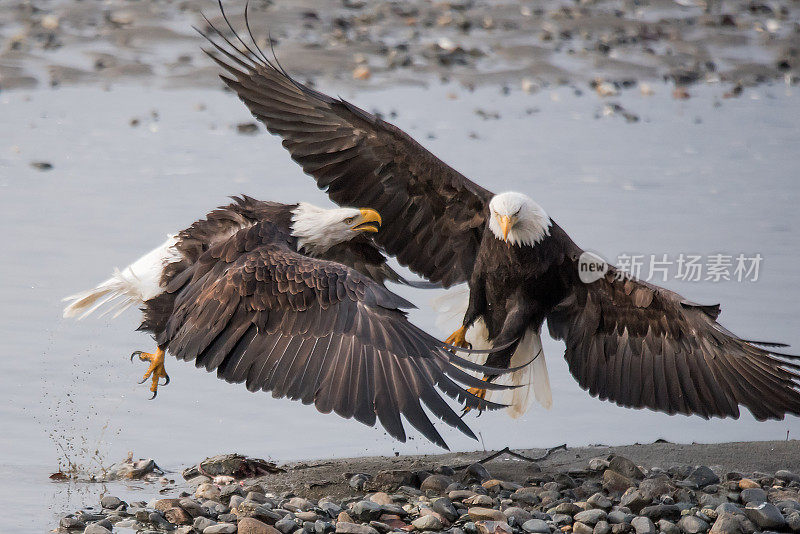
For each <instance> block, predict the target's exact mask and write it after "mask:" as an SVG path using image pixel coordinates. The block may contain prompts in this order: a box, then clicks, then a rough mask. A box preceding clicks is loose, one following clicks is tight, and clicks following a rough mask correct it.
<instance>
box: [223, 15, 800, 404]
mask: <svg viewBox="0 0 800 534" xmlns="http://www.w3.org/2000/svg"><path fill="white" fill-rule="evenodd" d="M226 21H227V19H226ZM211 29H212V30H214V31H216V33H217V37H218V38H221V39H222V40H223V41H224V42H223V43H219V42H215V40H214V39H211V38H210V39H209V40H210V41H211V43H212V44H213V45H214V47H215V48H216V51H210V52H209V54H210V55H211V57H212V58H214V60H215V61H217V63H219V64H220V65H221V66H222V67H223V68H224V69H225V70H226V71H227V75H225V76H223V77H222V78H223V80H224V81H225V83H226V84H227V85H228V86H229V87H230V88H231V89H232V90H234V91H235V92H236V93H237V94H238V96H239V98H240V99H241V100H242V101H243V102H244V103H245V104H246V105H247V107H248V108H249V109H250V111H251V112H252V113H253V115H254V116H255V117H256V118H257V119H259V120H260V121H262V122H263V123H264V124H265V125H266V127H267V129H268V130H269V131H270V132H271V133H273V134H276V135H279V136H280V137H282V138H283V146H284V147H285V148H286V149H287V150H288V151H289V153H290V154H291V156H292V158H293V159H294V160H295V161H297V162H298V163H299V164H300V165H301V166H302V168H303V170H304V171H305V172H306V173H307V174H309V175H311V176H312V177H313V178H314V179H315V180H316V182H317V185H318V186H319V187H320V188H322V189H324V190H325V191H326V192H327V193H328V195H329V196H330V198H331V199H332V200H333V201H334V202H336V203H337V204H340V205H343V206H347V205H368V206H372V207H374V208H375V209H377V210H378V211H379V212H380V213H381V214H382V216H383V217H384V220H385V221H386V222H385V224H384V227H383V229H382V231H381V232H380V233H379V234H376V235H375V236H374V239H375V241H376V242H377V243H378V244H379V245H381V246H382V247H383V248H384V249H385V250H386V251H387V252H388V253H390V254H393V255H395V256H396V257H397V259H398V261H399V262H400V263H401V264H403V265H405V266H408V267H409V268H410V269H411V270H412V271H413V272H415V273H417V274H419V275H421V276H423V277H425V278H427V279H429V280H431V281H433V282H439V283H441V284H442V285H443V286H445V287H449V286H452V285H454V284H458V283H461V282H466V283H467V284H468V286H469V304H468V306H467V309H466V312H465V313H464V316H463V321H462V326H461V327H460V328H459V329H458V330H456V332H454V333H453V335H452V336H451V337H450V338H449V341H450V342H452V343H455V344H459V345H465V344H466V343H467V337H468V336H470V335H471V336H473V339H475V338H476V337H477V338H479V339H480V340H481V341H482V342H483V343H485V344H487V345H489V346H496V347H501V346H503V345H506V344H509V346H508V347H507V348H506V349H504V350H500V351H498V352H495V353H493V354H492V355H490V356H489V358H488V360H487V362H486V364H487V365H491V366H494V367H502V368H507V367H509V366H512V365H514V362H520V363H524V362H526V361H528V360H529V359H531V358H534V363H533V365H531V366H529V367H528V369H530V370H531V372H532V373H534V375H538V376H534V377H533V379H532V380H531V381H532V383H534V384H535V386H534V388H535V389H538V390H539V391H537V392H536V394H537V396H539V397H540V400H541V401H542V402H543V403H544V404H548V403H549V395H550V392H549V383H548V380H547V377H546V373H547V369H546V367H545V365H544V358H543V357H542V355H541V342H540V339H539V335H540V331H541V328H542V325H543V324H544V321H545V320H547V323H548V326H549V330H550V333H551V335H552V336H553V337H555V338H557V339H563V340H564V341H565V343H566V353H565V357H566V359H567V362H568V363H569V369H570V371H571V373H572V374H573V376H574V377H575V378H576V379H577V381H578V383H579V384H580V385H581V387H583V388H584V389H587V390H589V393H590V394H592V395H595V396H598V397H600V398H601V399H608V400H611V401H615V402H616V403H617V404H619V405H621V406H627V407H634V408H641V407H647V408H651V409H654V410H658V411H663V412H667V413H670V414H674V413H683V414H697V415H700V416H702V417H711V416H719V417H726V416H732V417H738V416H739V406H740V405H743V406H746V407H747V408H748V409H749V410H750V411H751V412H752V413H753V415H754V416H755V417H756V418H757V419H779V418H783V417H784V415H785V414H787V413H791V414H800V391H798V389H800V374H798V370H800V366H798V365H797V364H796V363H795V362H793V361H792V360H793V359H796V357H794V356H789V355H785V354H780V353H778V352H775V351H773V350H772V348H771V347H768V348H763V344H761V345H762V346H758V345H759V344H754V343H753V342H749V341H746V340H744V339H742V338H740V337H738V336H736V335H734V334H732V333H731V332H730V331H728V330H727V329H725V328H724V327H723V326H721V325H720V324H719V323H718V322H717V317H718V315H719V312H720V309H719V307H718V306H704V305H699V304H696V303H693V302H691V301H689V300H686V299H685V298H683V297H682V296H680V295H678V294H677V293H674V292H672V291H668V290H666V289H664V288H661V287H657V286H655V285H652V284H649V283H646V282H643V281H639V280H636V279H633V278H631V277H625V276H617V274H618V273H617V272H616V271H615V269H614V268H613V267H612V268H609V269H608V272H607V273H606V274H605V276H603V277H601V278H599V279H598V280H596V281H594V282H592V283H584V282H582V281H581V280H580V279H579V276H578V264H579V258H580V256H581V254H582V253H583V250H582V249H581V248H580V247H578V246H577V245H576V244H575V243H574V242H573V241H572V240H571V239H570V237H569V236H568V235H567V234H566V232H564V230H563V229H562V228H561V227H560V226H559V225H558V224H556V222H555V221H554V220H553V219H552V218H551V217H550V216H549V215H548V214H547V213H546V212H545V210H544V209H542V207H541V206H539V205H538V204H537V203H536V202H534V201H533V200H532V199H530V198H529V197H527V196H526V195H524V194H521V193H503V194H499V195H495V194H493V193H491V192H490V191H488V190H486V189H484V188H483V187H481V186H479V185H477V184H475V183H474V182H472V181H470V180H469V179H467V178H466V177H465V176H463V175H462V174H460V173H459V172H457V171H456V170H454V169H452V168H451V167H449V166H448V165H446V164H445V163H443V162H442V161H440V160H439V159H438V158H436V157H435V156H434V155H433V154H431V153H430V152H428V151H427V150H426V149H425V148H423V147H422V146H421V145H420V144H418V143H417V142H416V141H414V140H413V139H412V138H411V137H410V136H408V135H407V134H406V133H405V132H403V131H402V130H400V129H398V128H397V127H395V126H393V125H391V124H389V123H387V122H385V121H383V120H381V119H379V118H378V117H376V116H374V115H372V114H370V113H368V112H366V111H364V110H362V109H360V108H358V107H356V106H354V105H353V104H351V103H349V102H346V101H344V100H341V99H336V98H331V97H329V96H327V95H325V94H323V93H321V92H318V91H316V90H314V89H311V88H309V87H307V86H305V85H303V84H301V83H299V82H297V81H296V80H294V79H292V78H291V77H289V75H288V74H286V72H285V71H284V70H283V69H282V68H280V67H279V66H276V65H275V64H274V63H273V62H271V61H270V60H269V59H268V58H267V57H266V56H265V55H264V54H263V52H261V50H259V49H258V47H257V46H255V44H254V43H253V44H252V45H248V44H246V43H245V41H244V40H243V39H241V38H240V37H239V36H238V35H236V34H235V32H234V33H233V35H234V37H235V38H236V39H237V40H238V42H239V44H240V45H242V46H244V48H245V50H240V49H239V48H237V46H234V45H233V43H232V42H231V41H230V40H229V39H228V38H227V37H226V36H225V35H224V34H223V33H222V32H220V31H218V30H217V29H216V28H214V27H213V26H211ZM231 30H232V31H233V29H232V28H231ZM226 45H227V46H226ZM521 372H525V371H521ZM495 377H496V376H495V375H488V376H486V377H485V378H486V379H487V380H488V381H491V380H494V379H495ZM537 386H538V388H537ZM471 391H472V392H473V393H475V394H477V395H479V396H484V395H485V393H486V391H485V390H483V389H481V388H475V389H472V390H471Z"/></svg>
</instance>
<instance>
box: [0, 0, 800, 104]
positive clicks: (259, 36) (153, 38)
mask: <svg viewBox="0 0 800 534" xmlns="http://www.w3.org/2000/svg"><path fill="white" fill-rule="evenodd" d="M250 4H251V5H250V14H251V19H252V20H251V26H252V28H253V29H254V33H255V35H256V41H257V42H258V43H259V45H260V46H261V47H262V48H265V49H268V48H269V47H268V43H267V33H268V32H269V34H271V35H272V37H273V38H274V40H275V51H276V52H277V54H278V55H279V57H280V58H281V61H282V63H283V64H284V65H286V66H287V67H288V68H289V69H290V71H291V72H293V73H294V74H296V75H297V76H298V77H300V78H301V79H303V80H313V79H314V78H316V77H319V76H326V77H334V78H339V79H341V80H343V82H346V83H349V84H354V85H355V86H358V87H370V86H380V85H382V84H384V85H385V84H398V83H412V84H415V83H420V82H423V83H426V82H430V81H435V80H437V79H438V80H443V81H445V80H455V81H458V82H460V83H461V84H463V85H465V86H467V87H474V86H476V85H481V84H495V85H500V86H501V87H502V88H503V90H504V91H509V90H523V91H526V92H535V91H537V90H538V89H540V88H543V87H546V86H558V85H570V86H573V87H575V88H576V89H578V90H580V91H590V92H597V94H598V95H600V96H601V97H606V96H613V95H615V94H617V93H618V92H619V91H623V90H626V89H631V88H637V86H638V89H637V90H639V91H641V92H642V94H645V95H646V94H649V93H650V92H652V90H653V88H652V85H655V84H656V83H666V84H668V85H669V86H670V87H671V88H672V89H673V90H674V91H675V92H674V97H675V98H688V97H689V95H690V92H689V91H688V90H687V89H686V88H687V87H690V86H692V85H694V84H700V83H719V82H721V83H723V84H725V86H726V87H729V88H730V91H729V93H728V94H729V95H730V96H738V95H739V94H740V93H741V91H742V88H745V87H749V86H753V85H758V84H763V83H773V82H778V83H786V84H790V85H792V84H796V83H797V81H798V79H800V5H799V4H798V3H797V2H790V1H769V2H767V1H761V0H749V1H737V2H721V1H719V0H679V1H673V0H643V1H631V2H617V1H614V0H592V1H582V2H572V3H569V2H555V1H550V2H517V1H514V2H490V1H486V0H483V1H479V0H450V1H443V2H428V1H424V0H411V1H404V2H379V1H376V0H326V1H324V2H295V1H289V0H274V1H273V0H258V1H253V2H250ZM225 6H226V9H227V10H228V13H229V15H230V19H231V21H232V23H233V25H234V26H235V27H236V28H239V29H241V30H242V31H244V23H243V16H242V13H243V11H244V2H237V1H234V0H226V2H225ZM201 13H205V14H206V15H207V16H208V17H209V19H210V20H211V22H212V23H213V24H214V25H215V26H217V27H220V28H223V29H224V28H225V22H224V20H223V19H222V17H221V16H220V15H219V11H218V8H217V6H216V3H215V2H212V1H207V2H172V1H169V0H146V1H139V2H129V1H124V0H108V1H106V0H104V1H100V0H85V1H80V2H76V1H73V0H52V1H49V2H47V3H36V5H35V4H34V3H32V2H29V1H27V0H14V1H13V2H8V5H4V8H3V9H2V10H0V90H7V89H14V88H24V89H29V88H34V87H37V86H50V87H60V86H65V85H85V84H100V85H102V86H108V85H111V84H114V83H120V82H123V81H130V80H134V81H137V80H138V81H142V82H145V83H153V82H155V83H158V84H160V85H165V86H167V87H198V86H201V87H202V86H205V87H208V86H219V81H218V80H217V77H216V75H217V73H218V69H217V67H216V66H215V65H213V64H212V62H211V61H209V60H208V58H206V57H205V56H204V55H203V53H202V52H201V50H200V47H201V46H202V45H204V44H205V43H204V40H203V39H202V38H201V37H200V36H199V35H198V34H197V33H195V31H194V30H193V29H192V26H197V27H198V28H200V29H203V30H208V29H209V27H208V26H207V24H206V22H205V21H204V20H203V18H202V17H201ZM651 84H652V85H651Z"/></svg>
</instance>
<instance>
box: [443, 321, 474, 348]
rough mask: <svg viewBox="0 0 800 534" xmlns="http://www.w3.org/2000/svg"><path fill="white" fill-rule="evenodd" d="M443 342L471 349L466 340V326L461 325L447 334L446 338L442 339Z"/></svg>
mask: <svg viewBox="0 0 800 534" xmlns="http://www.w3.org/2000/svg"><path fill="white" fill-rule="evenodd" d="M444 342H445V343H447V344H448V345H454V346H456V347H462V348H466V349H471V348H472V344H470V343H468V342H467V327H466V326H462V327H461V328H459V329H458V330H456V331H455V332H453V333H452V334H450V335H449V336H448V338H447V339H445V340H444Z"/></svg>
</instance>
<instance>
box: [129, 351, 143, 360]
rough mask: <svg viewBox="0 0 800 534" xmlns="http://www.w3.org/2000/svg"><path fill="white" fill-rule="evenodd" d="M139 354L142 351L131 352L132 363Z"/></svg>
mask: <svg viewBox="0 0 800 534" xmlns="http://www.w3.org/2000/svg"><path fill="white" fill-rule="evenodd" d="M141 353H142V351H140V350H135V351H133V353H132V354H131V361H133V358H134V357H135V356H138V355H140V354H141Z"/></svg>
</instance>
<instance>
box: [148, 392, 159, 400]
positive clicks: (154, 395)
mask: <svg viewBox="0 0 800 534" xmlns="http://www.w3.org/2000/svg"><path fill="white" fill-rule="evenodd" d="M156 395H158V390H155V391H154V392H153V396H152V397H150V398H149V399H148V400H153V399H155V398H156Z"/></svg>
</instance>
